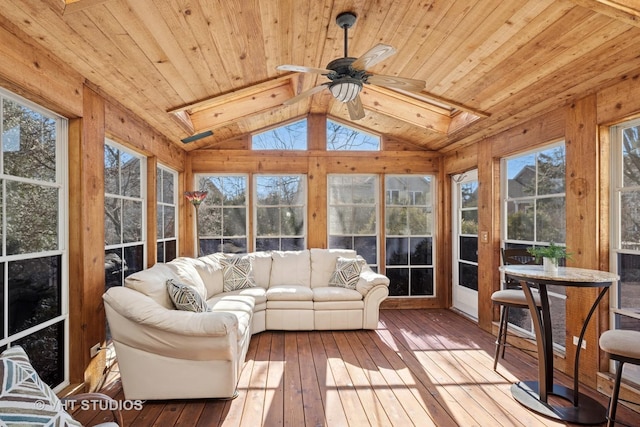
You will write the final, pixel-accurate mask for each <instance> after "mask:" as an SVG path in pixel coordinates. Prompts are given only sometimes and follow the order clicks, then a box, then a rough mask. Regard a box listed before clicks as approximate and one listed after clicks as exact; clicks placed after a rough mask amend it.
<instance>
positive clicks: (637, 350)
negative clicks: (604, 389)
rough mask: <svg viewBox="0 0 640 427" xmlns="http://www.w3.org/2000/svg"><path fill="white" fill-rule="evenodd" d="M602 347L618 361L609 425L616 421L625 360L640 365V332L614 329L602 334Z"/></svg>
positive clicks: (608, 411) (610, 405) (609, 410)
mask: <svg viewBox="0 0 640 427" xmlns="http://www.w3.org/2000/svg"><path fill="white" fill-rule="evenodd" d="M600 348H601V349H602V350H603V351H605V352H607V353H608V354H609V357H611V359H613V360H615V361H616V362H618V367H617V369H616V380H615V383H614V384H613V391H612V393H611V399H609V409H608V410H607V426H608V427H610V426H613V425H615V423H616V408H617V406H618V396H619V394H620V381H621V379H622V368H623V366H624V364H625V362H628V363H633V364H634V365H640V332H638V331H631V330H626V329H612V330H609V331H605V332H604V333H603V334H602V335H601V336H600Z"/></svg>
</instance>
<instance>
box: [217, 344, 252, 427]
mask: <svg viewBox="0 0 640 427" xmlns="http://www.w3.org/2000/svg"><path fill="white" fill-rule="evenodd" d="M258 341H259V340H251V342H250V343H249V349H248V350H247V356H246V359H245V360H246V361H245V363H244V368H243V369H242V373H241V374H240V378H239V379H238V397H236V398H235V399H232V400H226V401H225V406H224V409H223V410H224V411H225V412H226V413H225V416H224V417H222V418H221V420H220V425H221V426H225V427H226V426H229V427H230V426H247V427H250V426H251V424H248V423H247V424H245V423H244V422H243V421H242V415H243V409H244V404H245V402H246V398H247V390H248V389H249V384H250V382H251V374H252V373H253V365H254V362H255V360H256V352H257V350H258ZM254 425H255V424H254Z"/></svg>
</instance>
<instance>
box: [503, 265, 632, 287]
mask: <svg viewBox="0 0 640 427" xmlns="http://www.w3.org/2000/svg"><path fill="white" fill-rule="evenodd" d="M500 271H502V272H504V273H505V274H509V275H514V276H518V277H523V278H527V279H533V280H535V279H538V280H547V281H554V282H555V281H557V282H576V283H606V282H615V281H617V280H619V279H620V276H618V275H617V274H615V273H611V272H608V271H601V270H590V269H587V268H576V267H558V271H557V272H548V271H545V270H544V267H543V266H541V265H502V266H500Z"/></svg>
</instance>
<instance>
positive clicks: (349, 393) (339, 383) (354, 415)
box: [320, 332, 371, 426]
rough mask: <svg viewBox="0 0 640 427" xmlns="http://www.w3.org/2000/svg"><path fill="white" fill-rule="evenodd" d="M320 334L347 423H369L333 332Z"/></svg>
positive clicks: (355, 424)
mask: <svg viewBox="0 0 640 427" xmlns="http://www.w3.org/2000/svg"><path fill="white" fill-rule="evenodd" d="M320 336H321V338H322V343H323V345H324V348H325V351H326V354H327V364H328V366H329V369H330V370H331V373H332V374H333V379H334V381H335V385H336V389H337V391H338V395H339V396H340V402H341V403H342V406H343V408H344V412H345V414H347V422H348V424H349V425H351V426H363V425H371V424H369V419H368V417H367V414H366V411H365V408H363V407H362V403H361V402H360V397H359V396H358V393H357V392H356V390H355V389H354V387H353V384H352V383H351V377H350V376H349V372H348V371H347V368H346V367H345V364H344V361H343V360H342V358H341V355H340V350H339V349H338V345H337V344H336V342H335V340H334V339H333V334H332V333H331V332H321V333H320Z"/></svg>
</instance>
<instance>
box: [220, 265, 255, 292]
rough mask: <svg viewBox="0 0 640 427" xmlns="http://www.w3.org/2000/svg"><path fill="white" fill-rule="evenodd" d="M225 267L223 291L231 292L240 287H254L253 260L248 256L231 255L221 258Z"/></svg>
mask: <svg viewBox="0 0 640 427" xmlns="http://www.w3.org/2000/svg"><path fill="white" fill-rule="evenodd" d="M220 264H222V269H223V278H224V285H223V291H224V292H230V291H236V290H238V289H245V288H253V287H255V286H256V284H255V282H254V281H253V274H252V273H253V271H252V270H251V260H250V259H249V258H247V257H229V258H222V259H221V260H220Z"/></svg>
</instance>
